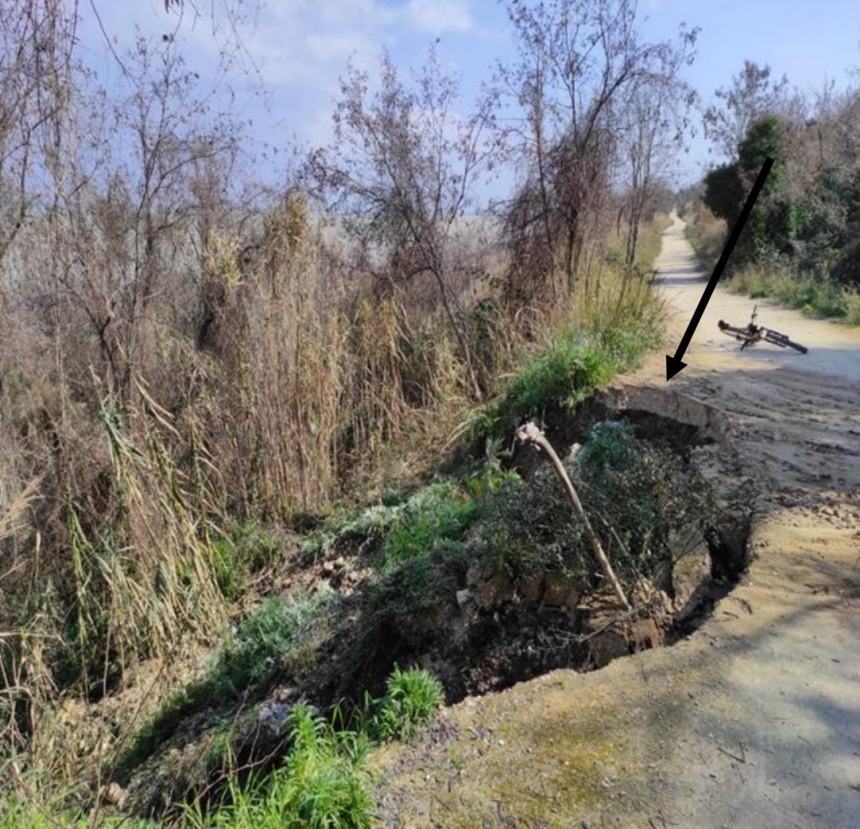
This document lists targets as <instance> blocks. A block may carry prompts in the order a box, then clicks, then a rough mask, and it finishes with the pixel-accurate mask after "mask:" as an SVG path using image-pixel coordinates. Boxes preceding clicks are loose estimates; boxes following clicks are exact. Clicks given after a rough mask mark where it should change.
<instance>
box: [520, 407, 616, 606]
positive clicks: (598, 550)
mask: <svg viewBox="0 0 860 829" xmlns="http://www.w3.org/2000/svg"><path fill="white" fill-rule="evenodd" d="M517 437H518V438H519V439H520V440H521V441H522V442H523V443H534V444H535V445H537V446H539V447H540V448H541V449H543V451H544V452H546V453H547V455H548V456H549V459H550V460H551V461H552V465H553V467H554V468H555V471H556V474H557V475H558V477H559V478H560V479H561V482H562V485H563V486H564V488H565V491H566V492H567V497H568V499H569V500H570V503H571V505H572V506H573V511H574V513H575V514H576V516H577V518H579V520H580V521H582V525H583V527H585V534H586V535H587V536H588V540H589V542H590V543H591V549H592V550H594V555H595V556H596V558H597V561H598V563H599V564H600V568H601V570H603V575H604V576H605V577H606V579H607V580H608V581H609V583H610V584H611V585H612V589H613V590H614V591H615V595H616V596H617V597H618V600H619V601H620V602H621V604H622V605H623V607H624V609H625V610H630V602H628V601H627V597H626V596H625V595H624V590H623V589H622V588H621V583H620V582H619V581H618V577H617V576H616V575H615V571H614V570H613V569H612V565H611V564H610V563H609V559H608V558H607V557H606V553H605V552H603V545H602V544H601V543H600V539H599V538H598V537H597V535H596V534H595V532H594V529H593V528H592V526H591V522H590V521H589V520H588V516H587V515H586V514H585V510H584V509H583V507H582V502H581V501H580V500H579V496H578V495H577V494H576V490H575V489H574V488H573V483H572V482H571V480H570V476H569V475H568V474H567V470H566V469H565V468H564V464H562V462H561V459H560V458H559V457H558V455H557V454H556V451H555V449H553V448H552V444H551V443H550V442H549V441H548V440H547V439H546V437H545V436H544V433H543V432H542V431H541V430H540V429H539V428H538V427H537V426H536V425H535V424H534V423H533V422H529V423H526V424H525V425H524V426H520V428H519V429H517Z"/></svg>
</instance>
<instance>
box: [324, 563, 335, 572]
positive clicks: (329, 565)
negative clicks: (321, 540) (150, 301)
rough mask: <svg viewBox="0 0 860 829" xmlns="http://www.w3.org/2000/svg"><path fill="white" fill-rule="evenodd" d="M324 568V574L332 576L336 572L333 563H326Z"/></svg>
mask: <svg viewBox="0 0 860 829" xmlns="http://www.w3.org/2000/svg"><path fill="white" fill-rule="evenodd" d="M322 568H323V572H324V573H325V574H326V575H329V576H330V575H331V574H332V573H334V571H335V564H334V562H333V561H324V562H323V566H322Z"/></svg>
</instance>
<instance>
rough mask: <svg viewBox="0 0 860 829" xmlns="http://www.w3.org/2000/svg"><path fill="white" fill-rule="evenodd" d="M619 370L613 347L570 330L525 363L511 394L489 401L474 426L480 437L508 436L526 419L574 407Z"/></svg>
mask: <svg viewBox="0 0 860 829" xmlns="http://www.w3.org/2000/svg"><path fill="white" fill-rule="evenodd" d="M620 368H621V361H620V360H619V359H618V357H617V356H616V355H615V354H613V352H612V349H611V348H608V347H606V346H605V345H603V344H601V343H598V342H595V341H594V340H593V339H589V338H587V337H586V336H585V335H584V334H582V333H581V332H578V331H575V330H573V329H569V330H568V331H566V332H565V333H564V334H563V335H562V336H561V337H560V338H558V339H557V340H555V341H554V342H553V343H551V344H550V345H549V346H548V347H547V348H546V349H545V350H544V351H542V352H541V353H539V354H538V355H537V356H535V357H534V358H533V359H532V360H530V361H529V362H527V363H526V364H525V366H524V367H523V368H522V369H521V371H520V372H519V373H518V374H517V375H516V377H515V378H514V380H513V382H512V383H511V384H510V386H509V388H508V390H507V392H506V393H505V394H504V395H503V396H502V397H501V398H500V399H498V400H496V401H494V402H493V403H490V404H489V405H488V406H486V407H485V408H484V410H483V411H482V412H481V413H480V414H479V416H478V417H477V419H476V421H475V424H474V425H473V429H472V432H473V437H474V438H475V439H476V440H479V441H485V440H488V439H500V438H505V437H509V436H510V434H511V432H512V430H513V429H514V427H516V425H517V424H518V423H520V422H521V421H522V420H524V419H526V418H532V417H542V416H543V414H544V413H545V412H547V411H549V410H551V409H554V408H559V407H561V408H568V409H571V408H573V407H574V406H575V405H576V404H577V403H579V402H580V401H581V400H583V399H585V398H586V397H587V396H588V395H589V394H591V392H592V391H594V389H595V388H598V387H599V386H601V385H603V384H605V383H606V382H607V381H608V380H609V379H610V378H611V377H612V375H613V374H615V373H616V372H617V371H618V370H619V369H620Z"/></svg>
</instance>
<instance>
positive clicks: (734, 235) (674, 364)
mask: <svg viewBox="0 0 860 829" xmlns="http://www.w3.org/2000/svg"><path fill="white" fill-rule="evenodd" d="M771 167H773V159H772V158H766V159H765V161H764V164H763V165H762V168H761V172H760V173H759V174H758V178H757V179H756V180H755V184H754V185H753V188H752V190H750V194H749V195H748V196H747V200H746V201H745V202H744V206H743V208H742V209H741V215H740V216H738V220H737V221H736V222H735V226H734V227H733V228H732V232H731V234H730V235H729V240H728V241H727V242H726V246H725V248H724V249H723V253H722V256H720V259H719V261H718V262H717V267H715V268H714V273H713V274H712V276H711V278H710V280H709V281H708V286H707V288H705V293H703V294H702V298H701V299H700V300H699V304H698V305H697V306H696V310H695V311H694V312H693V318H692V319H691V320H690V324H689V325H688V326H687V330H686V331H685V332H684V336H683V337H681V343H680V345H679V346H678V350H677V351H676V352H675V356H674V357H670V356H669V355H668V354H667V355H666V381H667V382H668V381H669V380H671V379H672V378H673V377H674V376H675V375H676V374H677V373H678V372H679V371H681V370H682V369H685V368H686V367H687V364H686V363H685V362H683V360H682V358H683V356H684V352H685V351H686V350H687V346H689V345H690V340H692V339H693V334H695V333H696V326H698V324H699V322H701V319H702V314H704V313H705V308H706V307H707V305H708V302H710V299H711V295H712V294H713V293H714V289H715V288H716V287H717V283H718V282H719V281H720V277H721V276H722V275H723V271H724V270H725V269H726V263H727V262H728V261H729V257H730V256H731V255H732V251H733V250H734V249H735V245H736V244H737V243H738V239H739V238H740V235H741V231H742V230H743V229H744V225H745V224H746V223H747V219H748V218H749V217H750V213H751V212H752V209H753V205H754V204H755V200H756V199H757V198H758V194H759V193H761V188H762V187H764V183H765V181H767V176H768V173H770V168H771Z"/></svg>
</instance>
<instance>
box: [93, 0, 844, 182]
mask: <svg viewBox="0 0 860 829" xmlns="http://www.w3.org/2000/svg"><path fill="white" fill-rule="evenodd" d="M187 2H196V3H197V5H198V7H199V8H200V9H201V11H202V10H209V9H210V8H216V9H218V8H221V4H222V3H224V2H225V0H186V3H187ZM246 2H247V3H248V6H247V8H248V9H249V13H248V15H247V18H248V19H247V20H245V21H244V22H243V23H242V24H241V25H240V26H239V29H238V30H239V33H240V38H241V43H242V46H243V49H244V51H245V61H246V68H249V67H251V68H253V72H252V76H253V77H254V78H255V80H254V83H253V84H250V83H249V82H248V81H247V80H246V79H245V78H244V76H242V75H240V74H237V75H236V76H235V79H234V85H235V87H236V89H237V91H238V96H237V99H236V102H235V105H234V106H235V108H236V109H237V111H238V114H239V115H241V116H242V117H243V118H245V119H247V120H248V121H249V122H250V124H249V129H250V131H251V134H252V136H253V138H254V139H256V140H257V141H259V142H260V143H265V144H268V145H270V146H277V147H285V146H287V145H289V144H291V143H293V142H295V141H297V142H299V143H301V144H309V145H321V144H325V143H326V142H327V141H328V140H329V139H330V137H331V132H332V126H331V112H332V107H333V101H334V99H335V97H336V94H337V89H338V78H339V76H340V75H341V73H342V72H343V69H344V67H345V65H346V62H347V61H348V60H352V61H353V62H354V64H355V65H357V66H358V67H360V68H366V69H368V70H372V69H373V67H374V66H375V65H377V63H378V59H379V55H380V52H381V50H382V49H383V48H384V49H387V50H388V51H389V52H390V54H391V56H392V58H393V60H394V62H395V64H396V65H398V66H400V67H404V68H405V67H408V66H409V65H411V64H414V63H415V62H416V61H419V60H420V59H421V57H422V56H423V54H424V53H425V52H426V50H427V48H428V47H429V45H430V44H431V43H433V42H434V41H437V40H438V49H439V55H440V58H441V60H442V62H443V65H444V66H445V68H446V69H447V70H448V71H450V72H453V73H455V74H457V75H458V76H460V77H461V78H462V85H463V90H464V99H465V101H466V102H468V99H469V98H470V97H474V95H475V94H477V91H478V89H479V87H480V83H481V81H482V80H483V79H485V78H486V77H487V76H488V75H489V72H490V70H491V68H492V66H493V65H494V64H495V62H496V61H498V60H499V59H504V58H505V56H506V55H509V54H510V53H511V49H512V42H511V39H510V29H509V26H508V24H507V16H506V13H505V10H504V7H503V5H502V4H501V3H499V2H497V0H257V2H258V6H257V8H256V9H251V8H250V3H251V0H246ZM80 8H81V12H80V14H81V26H80V29H79V34H80V38H81V44H82V47H83V49H84V52H85V54H86V55H87V58H88V60H89V62H90V63H91V64H92V65H93V66H94V67H95V68H96V71H97V72H98V74H99V75H100V76H101V77H102V78H103V80H104V81H105V83H106V85H107V86H108V87H109V86H110V84H111V83H112V82H113V81H115V80H116V78H117V75H118V72H119V70H118V68H117V67H116V65H115V62H114V61H113V58H112V55H111V50H110V48H109V44H108V39H109V40H110V41H111V43H112V45H113V48H114V49H116V50H117V52H121V50H122V48H123V46H125V45H128V44H130V43H132V42H133V39H134V37H135V36H136V34H137V33H138V32H140V33H141V34H143V35H145V36H153V37H159V36H161V34H164V33H165V32H168V31H171V30H172V29H173V26H174V24H175V17H171V16H170V15H168V14H167V13H166V12H165V4H164V0H82V2H81V6H80ZM94 10H95V11H97V12H98V18H100V21H101V22H100V23H99V21H98V20H97V18H96V15H95V14H94ZM640 11H641V14H642V16H643V18H644V23H643V28H644V31H645V33H646V34H647V36H648V37H649V38H653V39H664V38H667V37H671V36H673V35H674V34H675V33H676V32H677V31H678V27H679V25H680V24H681V23H682V22H684V23H687V24H688V25H689V26H698V27H700V29H701V33H700V36H699V41H698V45H697V58H696V61H695V63H694V64H693V65H692V66H691V67H689V68H688V69H687V70H686V79H687V80H688V81H689V83H690V84H691V85H692V86H693V87H694V88H695V89H696V90H697V91H698V93H699V95H700V96H701V98H702V100H703V101H704V102H705V103H707V102H709V101H710V100H712V99H713V94H714V91H715V90H716V89H717V88H718V87H721V86H725V85H727V84H729V83H730V81H731V77H732V75H734V74H736V73H737V72H738V70H739V69H740V68H741V66H742V64H743V61H744V60H745V59H747V58H748V59H751V60H755V61H756V62H757V63H759V64H765V63H766V64H770V66H771V67H772V70H773V72H774V74H775V75H776V76H777V77H779V76H781V75H782V74H783V73H784V74H786V75H787V76H788V79H789V81H790V83H791V84H792V85H794V86H796V87H798V88H799V89H801V90H803V91H806V92H814V91H816V90H820V89H822V88H823V86H824V84H825V82H826V81H827V80H832V81H834V82H835V83H836V86H837V88H840V87H844V86H846V85H847V83H848V82H849V81H850V77H851V75H850V73H851V71H852V69H853V70H855V71H856V70H858V69H860V3H858V2H857V0H853V1H852V0H817V1H816V2H811V0H723V2H713V0H709V2H700V0H695V1H691V0H641V2H640ZM217 17H218V19H219V20H221V22H222V24H223V16H222V15H217ZM106 35H107V37H106ZM179 38H180V48H181V49H182V53H183V56H184V57H185V59H186V61H187V63H188V65H189V66H190V67H192V68H195V69H199V71H200V72H201V74H202V75H203V76H204V78H205V77H207V73H210V74H211V68H212V66H213V65H214V58H215V56H216V54H217V37H213V33H212V26H211V24H210V23H209V22H208V21H207V20H204V19H202V18H201V19H198V20H197V21H196V22H195V21H193V16H192V15H190V14H188V13H187V12H186V15H185V19H184V22H183V24H182V26H181V28H180V30H179ZM261 90H262V91H263V92H264V93H265V95H263V96H261V95H259V94H255V93H259V92H260V91H261ZM467 106H468V104H467V103H466V104H465V105H464V109H465V108H467ZM698 120H699V119H697V121H698ZM713 161H714V157H713V156H712V155H710V152H709V146H708V142H707V141H706V140H705V139H704V136H703V135H702V130H701V126H700V125H699V128H698V135H696V136H695V137H694V138H693V139H692V140H691V142H690V147H689V151H688V153H687V154H686V155H684V156H682V157H681V158H679V162H678V168H677V170H676V172H675V174H674V176H675V182H674V183H676V184H678V185H679V186H680V185H684V184H687V183H690V182H692V181H693V180H695V179H697V178H698V177H699V176H700V175H701V174H702V172H703V171H704V170H705V169H706V167H707V166H708V164H709V163H713Z"/></svg>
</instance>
